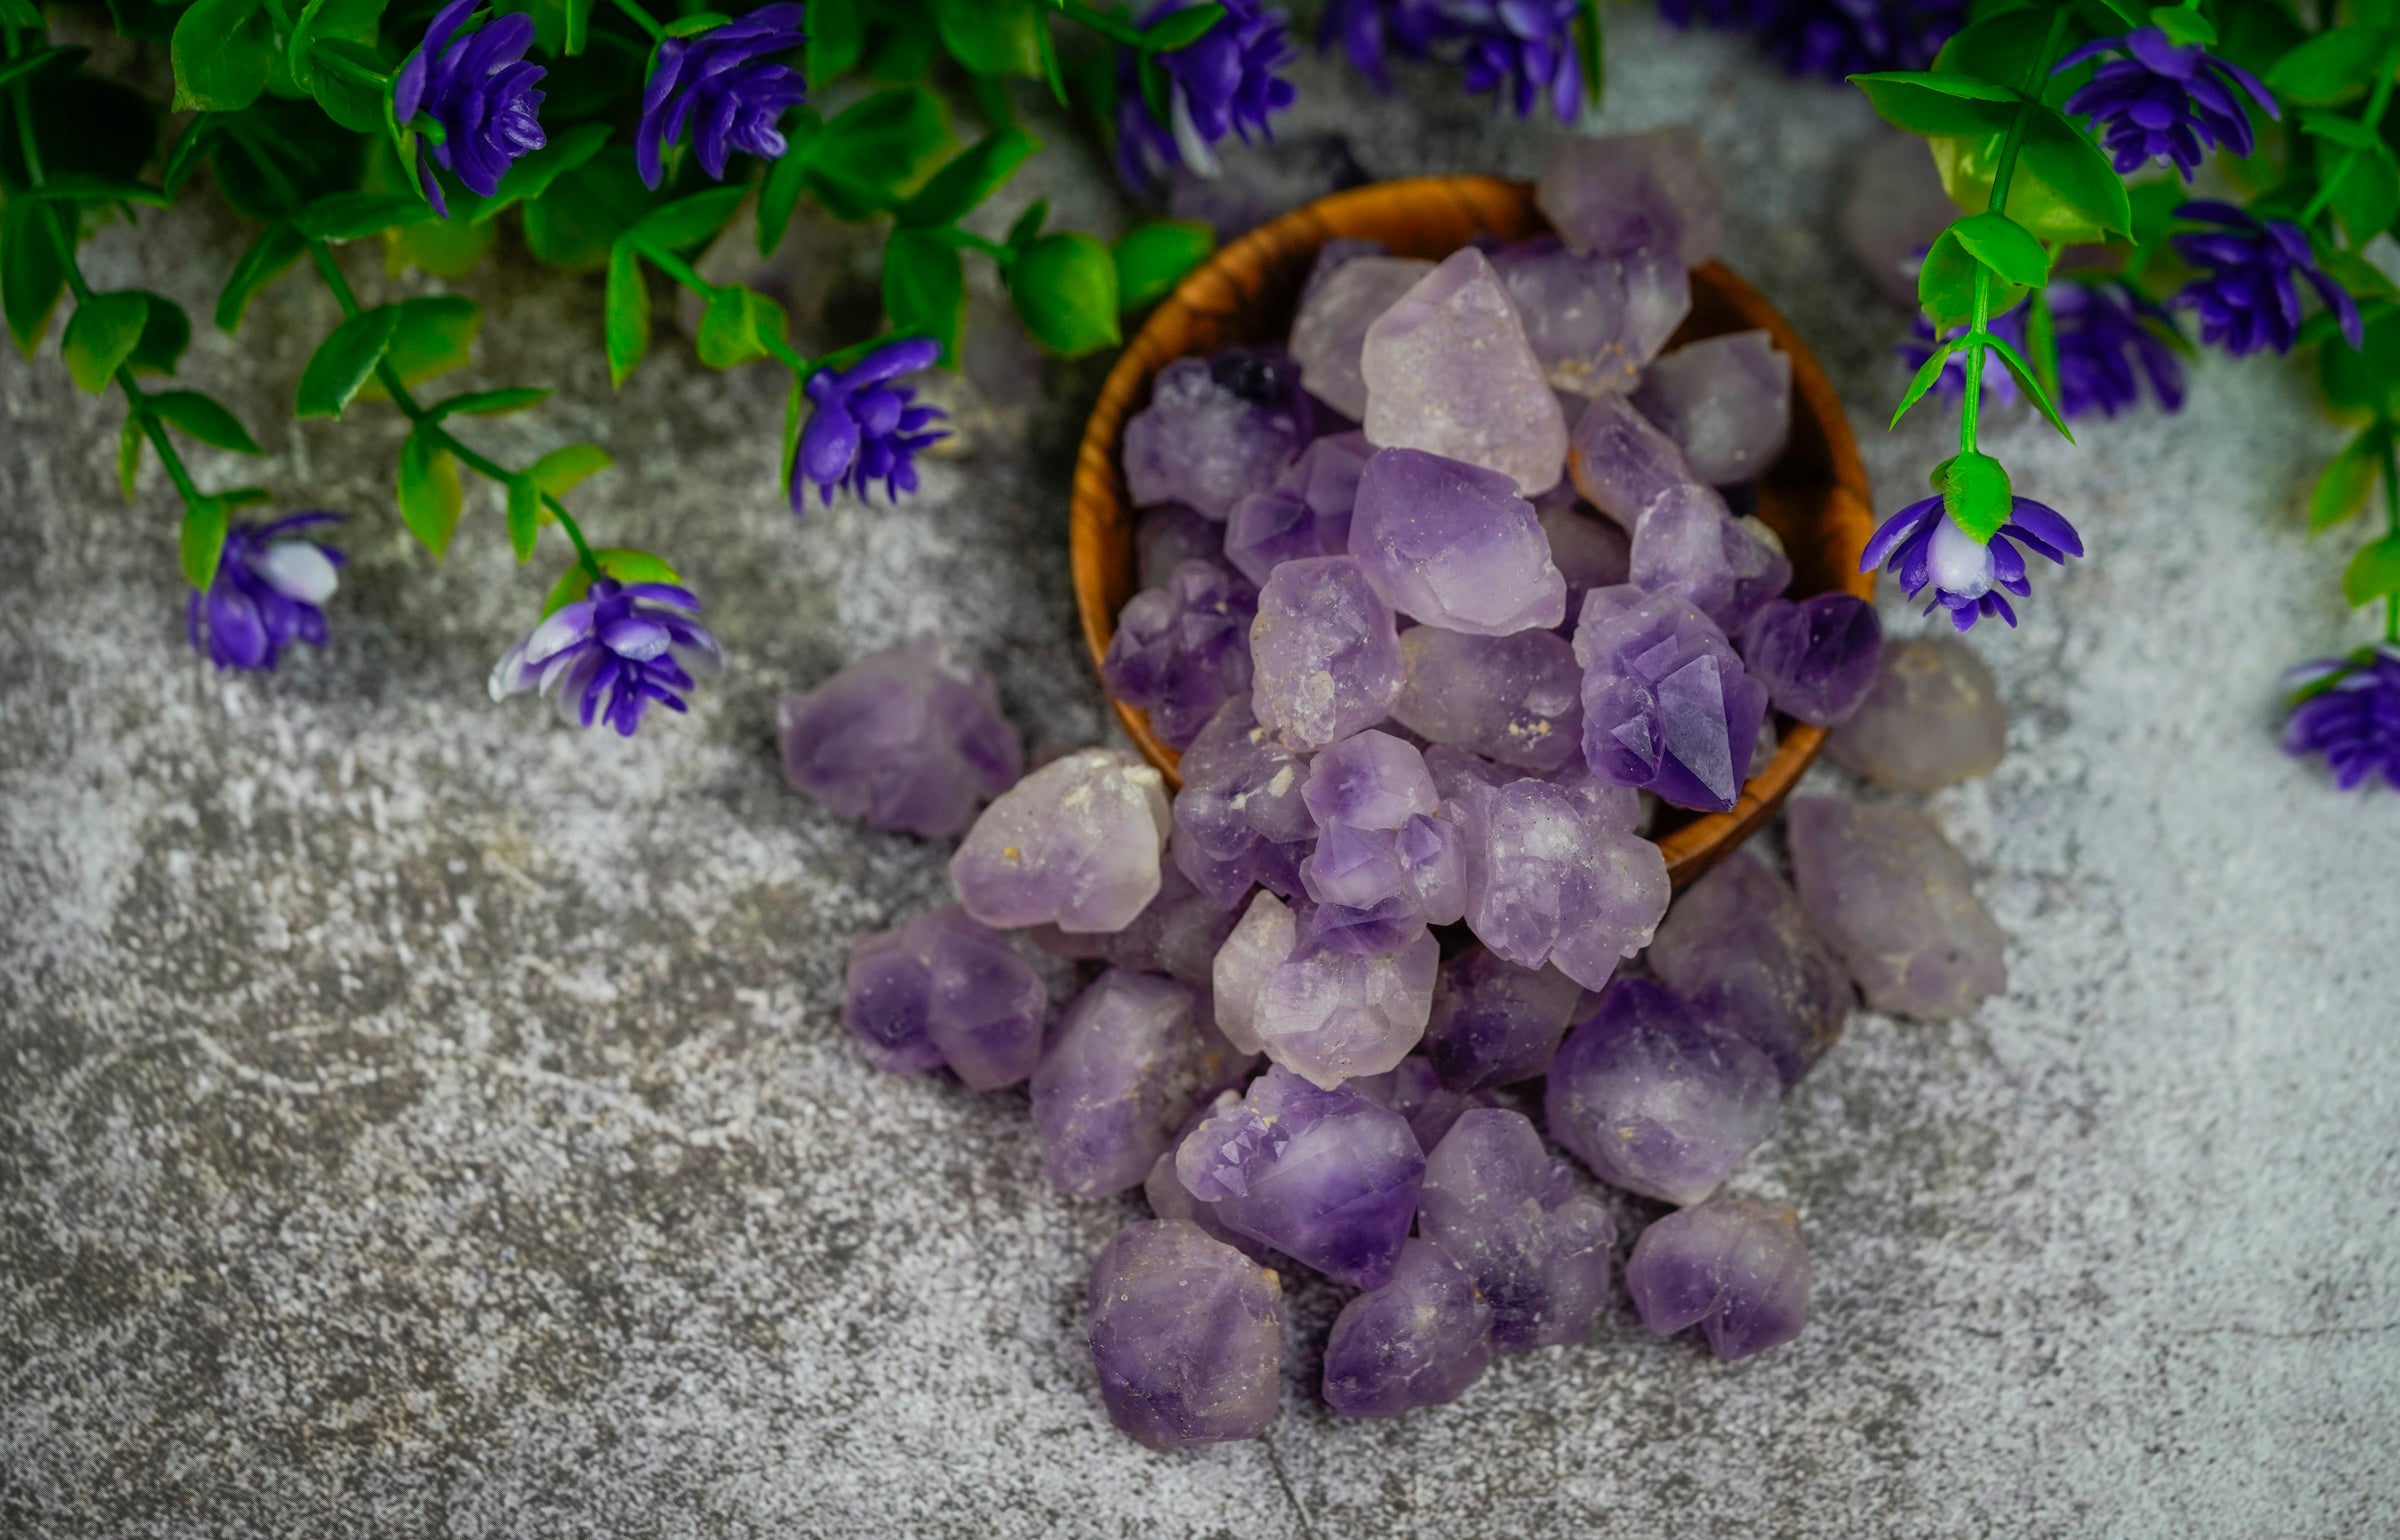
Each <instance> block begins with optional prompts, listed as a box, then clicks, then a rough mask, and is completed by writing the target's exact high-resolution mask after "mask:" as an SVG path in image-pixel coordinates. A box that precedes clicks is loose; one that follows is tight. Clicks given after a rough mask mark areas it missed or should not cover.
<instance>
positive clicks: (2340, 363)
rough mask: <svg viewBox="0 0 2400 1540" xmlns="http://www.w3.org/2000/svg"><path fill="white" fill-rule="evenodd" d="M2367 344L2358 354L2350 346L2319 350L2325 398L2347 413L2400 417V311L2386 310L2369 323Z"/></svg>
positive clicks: (2320, 372)
mask: <svg viewBox="0 0 2400 1540" xmlns="http://www.w3.org/2000/svg"><path fill="white" fill-rule="evenodd" d="M2366 342H2367V345H2366V346H2365V347H2363V348H2360V349H2358V350H2356V351H2355V352H2354V351H2352V350H2351V349H2349V348H2346V347H2325V348H2320V349H2318V350H2317V371H2318V376H2319V378H2320V379H2321V380H2322V381H2323V383H2324V386H2325V398H2326V399H2327V400H2329V401H2331V402H2332V403H2333V404H2334V405H2335V406H2337V407H2342V408H2345V409H2347V410H2351V411H2362V412H2374V413H2376V414H2377V415H2379V416H2384V417H2400V311H2386V312H2385V313H2384V314H2382V315H2380V316H2378V317H2376V318H2375V319H2374V320H2372V321H2370V322H2368V323H2367V336H2366Z"/></svg>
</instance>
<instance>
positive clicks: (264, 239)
mask: <svg viewBox="0 0 2400 1540" xmlns="http://www.w3.org/2000/svg"><path fill="white" fill-rule="evenodd" d="M307 250H308V242H307V240H306V239H305V238H303V237H302V235H301V234H300V232H299V231H297V230H295V229H293V228H292V227H291V226H290V225H287V224H282V223H280V222H279V223H276V224H271V225H269V226H267V227H266V229H264V230H262V231H260V232H259V236H258V239H257V240H255V241H252V242H251V243H250V249H249V250H248V251H245V252H243V253H242V255H241V260H239V261H237V262H235V263H234V264H233V273H232V276H230V277H228V278H227V279H226V280H225V290H224V292H223V293H221V294H219V295H218V296H217V329H218V330H219V331H223V332H231V331H233V330H235V329H236V328H238V327H239V326H240V325H241V324H242V312H243V311H245V310H247V309H249V308H250V301H251V299H252V298H253V297H254V296H255V295H257V293H258V292H259V291H260V290H261V289H264V288H265V287H266V286H267V285H268V284H271V283H273V282H274V281H275V280H276V279H278V278H280V277H282V276H283V275H284V274H285V273H287V272H289V271H290V270H291V266H292V264H293V263H295V262H297V261H299V260H300V258H301V255H302V254H303V253H304V252H306V251H307Z"/></svg>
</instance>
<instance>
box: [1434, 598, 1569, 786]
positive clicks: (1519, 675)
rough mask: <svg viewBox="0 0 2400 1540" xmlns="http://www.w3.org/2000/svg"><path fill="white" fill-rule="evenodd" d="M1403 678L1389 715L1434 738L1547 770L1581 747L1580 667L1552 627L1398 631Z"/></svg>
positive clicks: (1506, 761) (1437, 741) (1502, 760)
mask: <svg viewBox="0 0 2400 1540" xmlns="http://www.w3.org/2000/svg"><path fill="white" fill-rule="evenodd" d="M1400 657H1401V660H1402V663H1403V666H1404V667H1405V668H1406V670H1407V678H1406V681H1405V683H1403V684H1402V686H1401V688H1400V698H1399V700H1397V701H1395V702H1393V704H1392V719H1393V720H1394V721H1396V722H1398V723H1399V724H1400V725H1401V726H1403V727H1405V728H1407V729H1408V730H1409V731H1410V732H1412V733H1415V734H1417V735H1418V736H1419V737H1422V738H1429V739H1431V740H1432V741H1433V742H1435V743H1450V744H1456V745H1457V746H1459V747H1460V748H1465V749H1472V750H1473V751H1475V752H1476V753H1478V754H1483V755H1488V756H1490V757H1491V758H1493V759H1496V760H1499V761H1500V762H1502V763H1503V764H1510V765H1519V766H1522V767H1524V768H1525V769H1527V770H1540V771H1548V770H1555V769H1557V768H1558V767H1559V766H1561V765H1563V764H1565V763H1567V761H1568V760H1569V759H1571V758H1573V757H1575V756H1576V755H1578V754H1580V753H1581V752H1582V749H1583V698H1582V687H1583V671H1582V670H1581V669H1579V668H1577V667H1576V666H1575V649H1574V648H1572V647H1570V646H1568V645H1567V642H1566V639H1565V638H1564V637H1561V636H1559V635H1558V634H1557V633H1556V632H1554V631H1519V632H1517V633H1516V634H1515V635H1513V636H1471V635H1468V634H1467V633H1465V632H1461V631H1444V630H1440V629H1438V628H1436V627H1433V626H1417V627H1415V628H1413V629H1411V630H1408V631H1404V632H1402V633H1401V635H1400Z"/></svg>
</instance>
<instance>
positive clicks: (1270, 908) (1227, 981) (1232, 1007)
mask: <svg viewBox="0 0 2400 1540" xmlns="http://www.w3.org/2000/svg"><path fill="white" fill-rule="evenodd" d="M1228 912H1230V911H1228ZM1297 934H1298V927H1297V925H1296V924H1295V923H1294V921H1293V919H1292V911H1291V909H1290V908H1289V907H1288V906H1287V905H1286V904H1285V903H1284V901H1283V900H1282V899H1280V898H1277V897H1276V896H1275V895H1274V894H1272V893H1261V894H1259V895H1257V896H1256V897H1255V898H1253V899H1251V900H1250V907H1249V908H1248V909H1245V910H1243V911H1242V917H1241V919H1240V921H1239V922H1237V923H1236V924H1235V925H1234V927H1233V929H1232V930H1231V931H1230V932H1228V933H1227V935H1226V937H1225V940H1224V941H1223V942H1222V943H1221V944H1220V945H1219V946H1218V947H1217V955H1216V958H1215V960H1214V962H1213V963H1212V964H1211V966H1210V979H1211V982H1212V983H1213V984H1214V986H1215V996H1216V1015H1217V1030H1218V1031H1220V1032H1223V1033H1224V1034H1225V1039H1226V1041H1227V1042H1230V1043H1232V1044H1233V1045H1234V1046H1235V1047H1236V1048H1239V1049H1240V1050H1241V1051H1242V1052H1244V1053H1256V1052H1258V1051H1259V1049H1260V1048H1261V1047H1262V1046H1263V1045H1262V1044H1261V1043H1260V1042H1259V1040H1258V997H1259V994H1260V992H1261V991H1263V990H1264V989H1265V988H1266V987H1267V975H1269V974H1271V973H1273V972H1274V971H1275V970H1276V969H1277V968H1280V967H1282V966H1283V963H1284V959H1286V958H1288V957H1290V956H1291V955H1292V946H1293V942H1294V940H1295V938H1296V937H1297Z"/></svg>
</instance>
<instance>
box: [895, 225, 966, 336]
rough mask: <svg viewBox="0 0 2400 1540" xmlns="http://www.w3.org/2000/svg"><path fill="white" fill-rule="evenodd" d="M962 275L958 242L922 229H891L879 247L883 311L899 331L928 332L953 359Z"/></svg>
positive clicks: (962, 309) (961, 315)
mask: <svg viewBox="0 0 2400 1540" xmlns="http://www.w3.org/2000/svg"><path fill="white" fill-rule="evenodd" d="M966 310H967V275H966V270H965V268H964V266H963V265H962V264H961V263H960V261H959V256H958V248H957V247H955V246H953V245H951V244H950V243H949V242H948V241H945V240H943V239H941V238H940V237H939V236H937V235H933V234H931V233H929V232H927V231H924V230H905V229H902V230H894V231H893V232H892V235H891V239H890V240H888V241H886V242H885V243H884V247H883V313H884V314H885V315H887V316H889V317H890V318H891V322H892V330H893V331H895V332H898V333H900V334H901V335H902V336H909V335H915V336H919V337H931V338H933V339H934V340H935V341H937V342H939V343H941V345H942V362H943V363H945V364H949V363H955V362H956V361H957V358H958V344H959V338H960V335H961V331H962V329H963V327H964V325H965V321H966Z"/></svg>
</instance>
